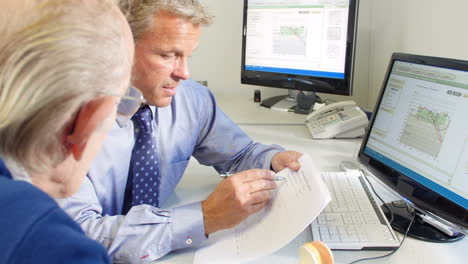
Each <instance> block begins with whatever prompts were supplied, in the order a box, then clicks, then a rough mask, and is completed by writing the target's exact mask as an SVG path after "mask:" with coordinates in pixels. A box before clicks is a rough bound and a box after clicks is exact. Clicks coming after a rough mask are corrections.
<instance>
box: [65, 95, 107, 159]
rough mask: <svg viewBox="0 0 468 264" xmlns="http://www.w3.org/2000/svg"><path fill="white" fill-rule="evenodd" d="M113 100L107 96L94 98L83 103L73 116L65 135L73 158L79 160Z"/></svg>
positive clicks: (104, 118)
mask: <svg viewBox="0 0 468 264" xmlns="http://www.w3.org/2000/svg"><path fill="white" fill-rule="evenodd" d="M112 106H113V102H112V100H109V97H101V98H97V99H94V100H92V101H90V102H88V103H86V104H85V105H83V106H82V107H81V108H80V110H79V111H78V114H77V115H76V116H75V119H74V121H73V124H71V125H70V127H71V129H70V130H69V132H68V134H67V135H65V140H66V142H67V144H68V145H69V146H70V151H71V153H72V154H73V156H74V158H75V160H77V161H79V160H81V158H82V156H83V153H84V151H85V149H86V146H87V144H88V142H89V140H90V138H91V136H92V135H93V133H94V131H95V130H96V129H97V128H98V127H99V126H101V125H102V124H103V122H104V121H105V120H106V119H107V117H108V116H109V114H110V113H111V111H113V108H112Z"/></svg>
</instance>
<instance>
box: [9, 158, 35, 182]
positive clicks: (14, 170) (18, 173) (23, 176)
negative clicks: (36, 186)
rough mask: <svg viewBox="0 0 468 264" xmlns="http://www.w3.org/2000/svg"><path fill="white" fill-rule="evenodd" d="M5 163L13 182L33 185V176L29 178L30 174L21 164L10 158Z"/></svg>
mask: <svg viewBox="0 0 468 264" xmlns="http://www.w3.org/2000/svg"><path fill="white" fill-rule="evenodd" d="M3 161H4V162H5V165H6V167H7V168H8V170H9V171H10V173H11V175H12V177H13V180H16V181H25V182H29V183H32V181H31V176H29V173H28V172H27V171H26V169H25V168H24V167H23V166H22V165H21V164H20V163H19V162H17V161H15V160H14V159H12V158H8V157H5V158H4V159H3Z"/></svg>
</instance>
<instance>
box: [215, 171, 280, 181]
mask: <svg viewBox="0 0 468 264" xmlns="http://www.w3.org/2000/svg"><path fill="white" fill-rule="evenodd" d="M234 174H235V173H232V172H226V173H221V174H219V176H220V177H221V178H227V177H229V176H231V175H234ZM285 180H286V178H285V177H281V176H275V178H273V181H285Z"/></svg>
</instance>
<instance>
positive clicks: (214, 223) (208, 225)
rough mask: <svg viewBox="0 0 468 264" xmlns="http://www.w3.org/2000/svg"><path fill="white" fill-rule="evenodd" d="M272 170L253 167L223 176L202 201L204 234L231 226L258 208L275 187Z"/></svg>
mask: <svg viewBox="0 0 468 264" xmlns="http://www.w3.org/2000/svg"><path fill="white" fill-rule="evenodd" d="M274 177H275V174H274V172H272V171H270V170H261V169H253V170H248V171H243V172H240V173H237V174H234V175H232V176H229V177H228V178H226V179H224V180H223V181H222V182H221V183H219V184H218V186H217V187H216V189H215V190H214V192H213V193H211V194H210V196H208V198H207V199H206V200H205V201H203V202H202V211H203V218H204V221H205V234H206V235H209V234H211V233H214V232H216V231H219V230H222V229H226V228H231V227H233V226H236V225H237V224H239V223H240V222H242V221H243V220H244V219H245V218H247V217H248V216H249V215H251V214H253V213H255V212H258V211H259V210H261V209H262V208H263V207H265V205H267V203H268V201H269V200H270V198H271V194H270V190H274V189H276V187H277V186H276V183H275V182H274V181H273V179H274Z"/></svg>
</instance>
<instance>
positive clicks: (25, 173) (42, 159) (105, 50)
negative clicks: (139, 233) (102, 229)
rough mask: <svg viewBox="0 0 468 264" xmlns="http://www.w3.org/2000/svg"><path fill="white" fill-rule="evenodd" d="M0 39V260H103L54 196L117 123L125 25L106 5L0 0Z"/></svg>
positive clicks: (82, 170) (126, 69)
mask: <svg viewBox="0 0 468 264" xmlns="http://www.w3.org/2000/svg"><path fill="white" fill-rule="evenodd" d="M96 25H98V26H96ZM0 35H1V36H2V37H1V38H0V201H1V202H0V238H1V239H0V248H1V250H0V263H35V264H38V263H39V264H42V263H44V264H45V263H47V264H54V263H57V264H58V263H67V264H70V263H83V264H84V263H86V264H87V263H110V259H109V257H108V255H107V251H106V250H105V248H103V247H102V245H100V244H99V243H97V242H96V241H93V240H91V239H89V238H87V237H86V235H85V234H84V233H83V231H82V230H81V229H80V227H79V226H78V225H77V224H76V223H75V222H74V221H73V220H72V219H71V218H70V217H69V216H67V215H66V214H65V212H63V211H62V209H60V208H59V207H58V206H57V203H56V202H55V201H54V200H53V199H52V197H54V198H62V197H68V196H70V195H72V194H73V193H75V192H76V191H77V190H78V188H79V185H80V184H81V182H82V181H83V179H84V177H85V176H86V172H87V171H88V169H89V165H90V164H91V161H92V160H93V158H94V157H95V155H96V154H97V153H98V151H99V149H100V146H101V145H102V143H103V140H104V138H105V136H106V135H107V132H108V131H109V130H110V128H111V127H110V125H111V124H112V122H109V121H112V120H115V118H116V109H117V108H116V106H117V104H118V103H119V100H120V99H119V98H120V97H121V95H124V94H125V91H126V90H128V84H129V81H130V72H131V67H132V62H133V39H132V35H131V31H130V28H129V26H128V23H127V22H126V20H125V17H124V16H123V15H122V13H121V12H120V10H119V8H118V7H117V6H116V5H115V3H112V2H110V1H109V0H74V1H70V0H40V1H39V0H2V1H1V2H0ZM135 99H136V100H137V101H138V98H135ZM128 114H129V113H128Z"/></svg>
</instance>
